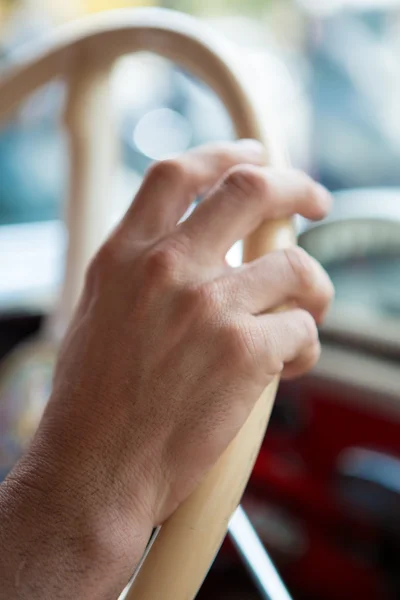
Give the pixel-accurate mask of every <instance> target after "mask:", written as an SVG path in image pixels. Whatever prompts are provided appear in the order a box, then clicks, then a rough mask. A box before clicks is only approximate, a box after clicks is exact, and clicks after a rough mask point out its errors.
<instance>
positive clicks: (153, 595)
mask: <svg viewBox="0 0 400 600" xmlns="http://www.w3.org/2000/svg"><path fill="white" fill-rule="evenodd" d="M139 50H140V51H143V50H146V51H150V52H155V53H157V54H159V55H161V56H163V57H166V58H168V59H170V60H172V61H174V62H176V63H177V64H178V65H179V66H180V67H182V68H184V69H186V70H188V71H189V72H191V73H192V74H193V75H195V76H197V77H198V78H200V79H201V80H203V81H204V82H205V83H207V84H208V85H209V86H210V87H211V88H212V89H213V90H214V91H215V92H216V93H217V95H218V96H219V98H220V99H221V101H222V102H223V104H224V105H225V107H226V109H227V111H228V113H229V115H230V117H231V120H232V123H233V126H234V130H235V132H236V135H237V137H238V138H255V139H258V140H260V141H261V142H262V143H263V144H264V147H265V161H266V164H270V165H274V166H279V167H281V166H287V164H288V163H287V157H286V154H285V151H284V150H283V147H282V145H281V143H280V141H279V137H278V132H276V131H274V119H273V116H272V117H270V116H269V115H268V114H267V113H266V112H265V106H266V101H267V99H265V98H262V99H260V98H257V93H256V90H254V89H252V86H251V85H250V84H249V82H248V78H247V73H248V70H249V65H248V64H246V63H245V62H244V61H243V57H242V56H240V54H239V52H238V50H237V49H236V48H234V47H233V46H230V45H229V44H228V43H227V42H224V41H223V40H221V39H219V38H218V37H217V36H215V35H213V34H212V33H211V32H210V31H209V30H208V29H207V28H206V27H205V26H203V25H202V24H201V23H200V22H198V21H196V20H194V19H192V18H190V17H188V16H184V15H181V14H179V13H175V12H172V11H166V10H161V9H141V10H133V11H117V12H115V13H107V14H103V15H99V16H97V17H90V18H89V19H86V20H83V21H81V22H80V23H79V24H78V25H77V24H74V25H72V26H71V25H69V26H67V27H64V28H62V29H60V30H59V31H58V32H56V33H55V35H54V36H53V37H52V38H51V39H48V40H47V41H45V42H44V43H42V44H39V45H36V46H32V45H30V46H28V47H25V48H24V49H23V50H22V51H21V52H20V53H19V55H18V56H17V59H18V60H17V62H16V64H14V65H13V67H12V68H11V69H10V70H9V72H8V73H6V74H4V75H3V76H2V78H1V79H0V119H1V118H4V117H6V116H7V115H9V114H10V113H11V112H12V110H13V109H14V108H15V107H16V106H17V105H18V104H19V103H21V101H22V100H23V99H24V98H25V97H26V96H27V95H28V94H29V93H31V92H32V91H33V90H35V89H36V88H38V87H39V86H41V85H43V84H45V83H47V82H48V81H50V80H52V79H53V78H55V77H61V78H63V79H65V80H66V82H67V85H68V101H67V107H66V114H65V124H66V128H67V134H68V140H69V148H70V185H69V198H68V203H67V227H68V231H69V243H68V251H67V261H66V271H65V281H64V285H63V290H62V293H61V297H60V301H59V304H58V306H57V308H56V310H55V312H54V314H53V315H51V316H50V318H49V319H48V321H47V323H46V325H45V329H44V336H45V338H46V339H47V340H50V341H51V342H52V343H53V342H54V343H55V344H56V342H57V340H58V339H59V338H60V336H61V335H62V333H63V332H64V331H65V328H66V326H67V324H68V321H69V318H70V316H71V314H72V311H73V309H74V306H75V303H76V300H77V298H78V295H79V293H80V290H81V287H82V281H83V276H84V271H85V268H86V265H87V263H88V260H89V259H90V257H91V256H92V255H93V253H94V252H95V250H96V249H97V248H98V246H99V244H100V242H101V241H102V239H103V237H104V232H105V230H106V223H107V214H108V204H109V194H110V187H111V186H110V183H111V178H112V174H113V167H114V164H115V161H116V157H117V151H116V139H117V136H116V134H115V131H114V128H113V122H112V116H111V101H110V89H109V77H110V72H111V69H112V67H113V63H114V61H115V60H116V59H117V58H118V57H120V56H121V55H123V54H126V53H131V52H136V51H139ZM132 85H135V82H134V81H133V82H132ZM260 107H262V109H260ZM293 243H294V234H293V229H292V226H291V224H290V223H289V222H286V221H280V222H269V223H264V224H263V225H262V226H261V227H260V228H259V229H258V230H257V231H256V232H254V233H253V234H252V235H251V236H250V237H249V238H248V239H246V240H245V241H244V251H243V259H244V260H245V261H250V260H254V259H255V258H257V257H259V256H260V255H262V254H264V253H265V252H268V251H271V250H273V249H277V248H282V247H286V246H288V245H291V244H293ZM277 385H278V381H277V380H276V381H274V382H273V383H272V384H271V385H269V386H268V388H267V389H266V390H265V392H264V393H263V394H262V396H261V397H260V399H259V401H258V403H257V405H256V406H255V408H254V410H253V412H252V414H251V415H250V417H249V418H248V420H247V422H246V423H245V425H244V427H243V428H242V430H241V431H240V433H239V434H238V435H237V437H236V439H235V440H234V441H233V442H232V443H231V444H230V446H229V447H228V449H227V450H226V451H225V453H224V454H223V455H222V456H221V458H220V459H219V461H218V463H217V464H216V465H215V466H214V468H213V469H212V470H211V471H210V472H209V473H208V475H207V476H206V478H205V479H204V480H203V482H202V483H201V485H200V486H199V487H198V489H197V490H196V491H195V493H194V494H193V495H192V496H191V497H189V498H188V499H187V500H186V501H185V502H184V503H183V504H182V505H181V506H180V508H179V509H178V510H177V511H176V512H175V514H173V515H172V516H171V517H170V519H169V520H168V521H167V522H166V523H165V524H164V525H163V526H162V528H161V532H160V533H159V535H158V536H157V539H156V540H155V542H154V544H153V547H152V549H151V551H150V553H149V555H148V557H147V559H146V560H145V562H144V564H143V566H142V568H141V570H140V572H139V574H138V576H137V577H136V579H135V581H134V583H133V585H132V588H131V590H130V591H129V593H128V596H127V597H128V598H129V599H140V600H157V599H160V600H161V598H162V600H172V599H173V600H189V599H192V598H194V596H195V595H196V593H197V591H198V589H199V587H200V585H201V583H202V581H203V579H204V577H205V574H206V572H207V571H208V568H209V566H210V564H211V562H212V560H213V558H214V556H215V555H216V553H217V550H218V548H219V546H220V544H221V543H222V540H223V538H224V536H225V534H226V530H227V527H228V522H229V520H230V518H231V516H232V514H233V512H234V511H235V509H236V507H237V506H238V504H239V502H240V498H241V496H242V494H243V491H244V488H245V486H246V484H247V481H248V478H249V476H250V474H251V470H252V467H253V464H254V461H255V458H256V456H257V453H258V450H259V447H260V444H261V442H262V439H263V436H264V433H265V429H266V426H267V423H268V419H269V415H270V411H271V408H272V404H273V401H274V397H275V393H276V389H277ZM177 567H178V568H177ZM155 572H156V573H157V575H156V576H154V573H155Z"/></svg>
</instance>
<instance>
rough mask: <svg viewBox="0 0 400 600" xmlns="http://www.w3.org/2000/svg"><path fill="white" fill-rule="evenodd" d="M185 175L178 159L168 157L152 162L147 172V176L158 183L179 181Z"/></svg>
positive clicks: (169, 183) (167, 183) (168, 183)
mask: <svg viewBox="0 0 400 600" xmlns="http://www.w3.org/2000/svg"><path fill="white" fill-rule="evenodd" d="M185 177H186V170H185V167H184V165H183V164H182V162H180V161H179V160H178V159H175V158H170V159H166V160H162V161H160V162H157V163H154V164H153V165H152V166H151V167H150V168H149V170H148V172H147V178H148V179H150V180H155V181H157V182H159V183H160V184H165V185H171V184H175V183H179V182H180V181H182V180H184V179H185Z"/></svg>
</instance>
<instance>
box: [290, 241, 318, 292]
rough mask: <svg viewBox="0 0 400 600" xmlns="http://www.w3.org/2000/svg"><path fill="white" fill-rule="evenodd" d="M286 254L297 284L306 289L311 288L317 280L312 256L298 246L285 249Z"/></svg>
mask: <svg viewBox="0 0 400 600" xmlns="http://www.w3.org/2000/svg"><path fill="white" fill-rule="evenodd" d="M284 256H285V259H286V261H287V265H288V268H289V270H290V271H291V272H292V273H293V275H294V278H295V281H296V283H297V285H299V286H300V287H301V288H302V289H303V290H305V291H308V290H311V289H312V288H313V287H314V285H315V280H316V273H315V263H314V262H313V260H312V258H311V256H310V255H309V254H307V252H306V251H305V250H303V248H299V247H298V246H295V247H293V248H287V249H285V250H284Z"/></svg>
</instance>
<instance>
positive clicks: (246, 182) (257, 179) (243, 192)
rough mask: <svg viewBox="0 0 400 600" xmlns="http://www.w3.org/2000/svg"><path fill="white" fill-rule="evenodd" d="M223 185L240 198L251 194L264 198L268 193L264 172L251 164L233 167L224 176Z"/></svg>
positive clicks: (256, 197) (254, 196)
mask: <svg viewBox="0 0 400 600" xmlns="http://www.w3.org/2000/svg"><path fill="white" fill-rule="evenodd" d="M225 185H226V187H227V188H228V190H229V191H230V192H231V193H232V194H233V195H234V196H236V197H240V198H242V197H243V196H244V197H248V196H251V197H253V198H255V199H260V200H264V199H265V197H266V196H267V195H268V194H269V189H268V188H269V186H268V181H267V178H266V176H265V173H264V172H263V170H262V169H260V168H257V167H254V166H252V165H240V166H237V167H233V168H232V169H231V170H230V171H229V173H228V175H227V177H226V180H225Z"/></svg>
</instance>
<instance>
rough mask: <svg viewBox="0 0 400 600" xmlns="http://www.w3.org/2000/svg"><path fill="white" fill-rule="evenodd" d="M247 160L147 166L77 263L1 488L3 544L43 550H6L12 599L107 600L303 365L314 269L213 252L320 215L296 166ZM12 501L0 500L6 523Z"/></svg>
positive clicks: (299, 260) (314, 346)
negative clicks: (260, 402)
mask: <svg viewBox="0 0 400 600" xmlns="http://www.w3.org/2000/svg"><path fill="white" fill-rule="evenodd" d="M261 161H262V152H261V148H260V147H259V146H258V144H256V143H255V142H242V143H235V144H225V145H219V146H209V147H203V148H199V149H197V150H193V151H191V152H188V153H187V154H185V155H183V156H182V157H180V158H176V159H172V160H167V161H164V162H160V163H158V164H156V165H155V166H153V167H152V168H151V169H150V170H149V172H148V174H147V176H146V178H145V180H144V182H143V185H142V187H141V189H140V191H139V193H138V195H137V197H136V199H135V201H134V202H133V204H132V206H131V207H130V209H129V210H128V212H127V214H126V215H125V217H124V219H123V220H122V222H121V223H120V224H119V226H118V227H117V228H116V230H115V231H114V232H113V234H112V235H111V236H110V238H109V239H108V240H107V241H106V243H105V244H104V245H103V246H102V248H101V249H100V251H99V252H98V254H97V255H96V257H95V258H94V260H93V262H92V264H91V265H90V267H89V269H88V273H87V279H86V284H85V289H84V292H83V295H82V298H81V301H80V304H79V306H78V309H77V311H76V314H75V317H74V319H73V322H72V324H71V326H70V329H69V331H68V333H67V336H66V338H65V340H64V343H63V346H62V349H61V351H60V356H59V361H58V366H57V369H56V373H55V380H54V389H53V394H52V398H51V400H50V402H49V405H48V407H47V410H46V413H45V416H44V418H43V420H42V423H41V426H40V428H39V431H38V434H37V436H36V438H35V441H34V443H33V445H32V448H31V450H30V452H29V453H28V454H27V455H26V457H25V458H24V459H23V460H22V461H21V463H20V464H19V465H18V467H17V468H16V469H15V470H14V472H13V473H12V474H11V476H10V478H9V480H8V481H7V482H6V485H5V487H4V488H3V495H5V496H7V495H8V496H10V495H11V496H13V497H14V499H16V498H18V499H21V498H27V499H29V502H30V504H31V506H34V510H33V514H34V515H37V517H36V519H34V522H35V524H34V526H32V532H31V533H29V532H28V533H27V532H25V534H24V535H25V537H26V539H24V536H22V538H23V541H22V542H21V543H28V545H30V547H31V549H32V551H33V552H35V550H34V546H35V539H36V540H37V539H40V540H41V544H42V545H43V544H44V545H46V539H48V541H47V544H48V556H47V558H46V557H45V558H43V556H42V558H41V557H40V556H38V555H39V554H40V553H37V554H38V555H36V556H34V557H32V556H31V555H30V554H29V553H28V554H27V555H26V554H24V552H23V551H22V550H21V552H20V555H21V553H22V555H23V559H24V562H23V564H22V565H20V567H19V572H18V582H19V583H18V586H19V590H22V591H20V592H19V593H20V594H21V595H20V596H18V595H17V596H15V597H18V598H19V597H21V598H25V597H27V598H28V597H29V598H30V600H32V599H33V598H41V599H44V598H50V597H52V598H55V597H57V598H64V597H65V598H72V597H74V598H77V599H78V598H81V597H82V598H83V597H84V598H85V599H87V598H103V597H104V598H111V597H113V594H114V596H115V594H117V593H118V592H119V591H121V589H122V588H123V586H124V585H125V584H126V582H127V580H128V578H129V576H130V574H131V572H132V569H133V567H134V563H135V561H136V562H137V560H138V559H139V557H140V554H141V552H142V551H143V549H144V545H145V543H146V540H147V538H148V536H149V534H150V532H151V528H152V527H153V526H155V525H157V524H159V523H162V522H163V521H164V520H165V519H166V518H167V517H168V516H169V515H170V514H171V513H172V512H173V511H174V510H175V509H176V508H177V506H178V505H179V504H180V503H181V502H182V501H183V500H184V499H185V498H186V497H187V496H188V495H189V494H190V493H191V492H192V491H193V489H194V488H195V486H197V484H198V483H199V481H201V479H202V477H203V476H204V474H205V473H206V471H207V470H208V469H210V468H211V467H212V465H213V464H214V463H215V462H216V460H217V459H218V457H219V456H220V454H221V453H222V452H223V451H224V449H225V448H226V447H227V445H228V444H229V442H230V441H231V440H232V439H233V438H234V436H235V435H236V433H237V432H238V430H239V429H240V427H241V426H242V425H243V423H244V421H245V420H246V418H247V416H248V415H249V412H250V411H251V410H252V408H253V406H254V404H255V402H256V401H257V399H258V397H259V396H260V394H261V392H262V391H263V389H264V388H265V387H266V386H267V385H268V384H269V383H270V382H271V380H272V379H273V378H274V377H275V376H276V375H278V374H282V375H283V376H284V377H293V376H297V375H300V374H302V373H303V372H304V371H306V370H308V369H309V368H310V367H312V366H313V365H314V363H315V362H316V360H317V359H318V356H319V352H320V346H319V341H318V332H317V326H316V322H320V321H321V319H322V318H323V316H324V315H325V313H326V310H327V308H328V305H329V303H330V301H331V298H332V294H333V290H332V285H331V283H330V280H329V278H328V276H327V275H326V273H325V272H324V271H323V269H322V268H321V267H320V265H318V264H317V262H316V261H315V260H313V259H312V258H311V257H310V256H308V255H307V254H306V253H305V252H304V251H302V250H300V249H298V248H293V249H290V250H283V251H278V252H274V253H271V254H268V255H266V256H264V257H263V258H260V259H258V260H257V261H255V262H253V263H249V264H246V265H244V266H242V267H240V268H235V269H234V268H231V267H229V266H228V265H227V263H226V261H225V255H226V253H227V251H228V250H229V248H230V247H231V246H232V245H233V244H234V243H235V242H236V241H237V240H239V239H241V238H243V237H245V236H247V235H248V234H250V233H251V232H252V231H253V230H254V229H255V228H256V227H257V226H258V225H260V224H261V222H262V221H263V220H265V219H276V218H281V217H290V216H292V215H293V214H295V213H300V214H301V215H303V216H305V217H307V218H309V219H320V218H322V217H323V216H324V215H325V214H326V212H327V210H328V209H329V205H330V196H329V194H328V193H327V192H326V190H324V189H323V188H322V187H321V186H319V185H318V184H316V183H313V182H312V181H311V180H310V179H309V178H308V177H307V176H306V175H304V174H302V173H299V172H297V171H291V170H287V171H275V170H273V169H268V168H263V167H261V166H257V165H259V164H261ZM204 194H207V196H206V198H205V200H204V201H203V202H202V203H201V204H200V205H199V206H198V208H197V209H196V210H195V211H194V212H193V213H192V214H191V215H190V216H189V218H188V219H187V220H186V221H184V222H181V223H179V224H177V223H178V222H179V220H180V219H181V217H182V216H183V214H184V213H185V212H186V211H187V209H188V207H189V206H190V205H191V203H192V201H193V200H194V199H195V198H196V197H197V196H199V195H204ZM281 305H285V306H288V307H290V308H288V309H286V310H285V311H283V312H277V313H272V314H269V311H272V310H273V309H275V308H277V307H279V306H281ZM265 313H268V314H265ZM19 503H20V500H15V502H14V504H13V509H7V503H6V509H7V510H8V513H7V514H10V515H11V517H10V520H11V521H12V519H13V518H14V520H15V518H16V517H12V515H14V513H15V510H16V509H15V506H17V505H20V504H19ZM6 509H5V510H6ZM7 510H6V512H7ZM28 513H29V511H28ZM0 514H1V513H0ZM27 518H28V517H27ZM40 520H42V522H43V523H44V521H46V523H47V524H43V525H42V526H40V525H39V521H40ZM46 536H47V538H46ZM51 536H53V537H51ZM41 547H42V546H41ZM50 549H51V551H50ZM57 553H58V556H57ZM44 554H45V553H44ZM42 555H43V548H42ZM60 557H61V559H62V560H60ZM74 561H75V562H74ZM11 563H12V559H11ZM75 563H76V564H77V565H79V566H78V570H76V566H75ZM10 568H12V567H10ZM74 569H75V572H74ZM35 572H36V573H39V572H40V573H41V575H40V577H41V580H40V581H41V583H37V582H36V583H37V588H35V587H33V586H32V583H30V581H31V580H32V578H34V577H35ZM43 574H45V575H44V576H43ZM68 574H69V576H70V578H71V579H72V583H71V582H70V583H68ZM36 577H39V575H36ZM66 578H67V579H66ZM74 578H80V581H79V582H76V581H75V579H74ZM30 585H31V587H29V586H30ZM51 585H52V586H53V588H50V586H51ZM46 586H47V587H46ZM57 586H59V587H57ZM35 589H38V590H39V591H38V593H36V595H35V593H33V592H32V590H33V591H35ZM26 590H29V593H30V594H31V595H30V596H28V595H27V592H26ZM48 590H51V591H50V592H49V591H48ZM54 590H55V591H54ZM39 592H40V593H39ZM24 593H25V594H26V595H24ZM85 594H86V595H85ZM0 596H1V593H0ZM1 597H2V596H1Z"/></svg>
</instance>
